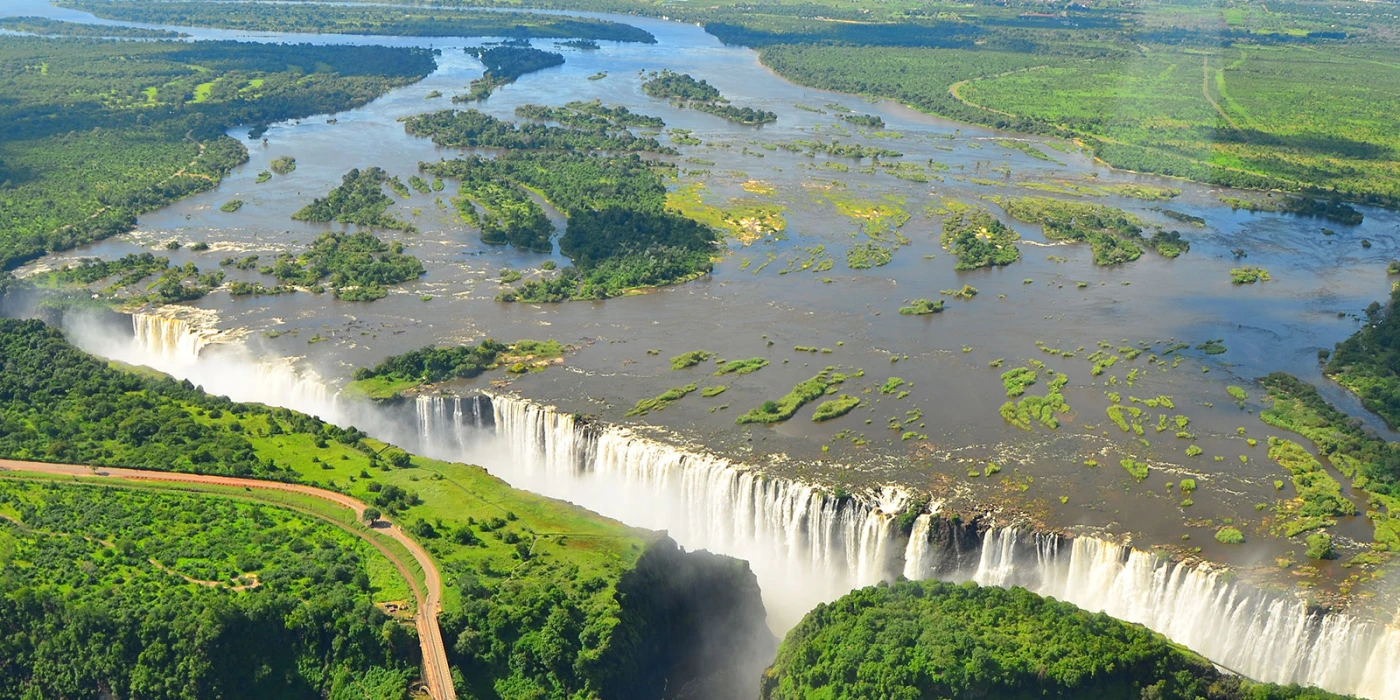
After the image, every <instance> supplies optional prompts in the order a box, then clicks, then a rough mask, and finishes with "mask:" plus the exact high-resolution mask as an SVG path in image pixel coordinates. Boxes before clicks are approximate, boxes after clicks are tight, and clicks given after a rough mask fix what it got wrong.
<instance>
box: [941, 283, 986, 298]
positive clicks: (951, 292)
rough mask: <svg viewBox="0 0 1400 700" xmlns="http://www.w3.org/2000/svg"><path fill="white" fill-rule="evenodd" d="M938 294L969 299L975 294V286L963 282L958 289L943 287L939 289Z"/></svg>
mask: <svg viewBox="0 0 1400 700" xmlns="http://www.w3.org/2000/svg"><path fill="white" fill-rule="evenodd" d="M939 294H942V295H943V296H949V297H953V298H954V299H971V298H972V297H975V296H977V288H976V287H974V286H972V285H970V284H964V285H963V286H962V287H961V288H959V289H944V290H942V291H940V292H939Z"/></svg>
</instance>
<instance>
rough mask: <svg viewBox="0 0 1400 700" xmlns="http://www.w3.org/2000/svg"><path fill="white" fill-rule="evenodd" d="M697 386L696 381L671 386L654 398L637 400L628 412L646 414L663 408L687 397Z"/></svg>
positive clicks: (632, 414) (630, 413) (628, 413)
mask: <svg viewBox="0 0 1400 700" xmlns="http://www.w3.org/2000/svg"><path fill="white" fill-rule="evenodd" d="M695 388H696V387H695V383H694V382H691V383H690V384H686V385H685V386H678V387H671V388H670V389H667V390H666V391H663V392H661V393H660V394H658V395H657V396H655V397H654V398H650V399H641V400H640V401H638V402H637V404H636V405H635V406H633V407H632V410H630V411H628V412H627V415H629V416H645V415H646V414H647V413H649V412H651V411H660V410H663V409H665V408H666V407H667V406H670V405H671V404H673V403H675V402H677V401H680V400H681V399H683V398H685V397H686V395H687V394H689V393H690V392H692V391H695Z"/></svg>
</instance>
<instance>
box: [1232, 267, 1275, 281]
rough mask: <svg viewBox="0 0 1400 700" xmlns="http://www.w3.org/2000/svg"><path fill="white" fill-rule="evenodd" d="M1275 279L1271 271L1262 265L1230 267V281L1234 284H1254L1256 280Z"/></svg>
mask: <svg viewBox="0 0 1400 700" xmlns="http://www.w3.org/2000/svg"><path fill="white" fill-rule="evenodd" d="M1271 279H1273V277H1271V276H1270V275H1269V271H1268V270H1265V269H1264V268H1262V267H1252V266H1250V267H1232V268H1230V282H1231V283H1233V284H1254V283H1255V282H1268V281H1269V280H1271Z"/></svg>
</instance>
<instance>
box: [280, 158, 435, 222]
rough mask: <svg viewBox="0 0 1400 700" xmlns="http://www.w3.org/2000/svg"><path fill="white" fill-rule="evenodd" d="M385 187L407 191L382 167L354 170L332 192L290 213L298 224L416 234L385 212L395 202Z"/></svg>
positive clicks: (396, 177)
mask: <svg viewBox="0 0 1400 700" xmlns="http://www.w3.org/2000/svg"><path fill="white" fill-rule="evenodd" d="M384 185H390V186H391V188H393V189H395V190H398V189H404V190H405V191H407V188H405V187H404V184H403V182H402V181H400V180H399V178H398V176H390V175H389V174H388V173H386V172H384V170H383V169H381V168H378V167H373V168H365V169H364V170H360V169H359V168H354V169H352V170H351V171H350V172H348V173H345V175H343V176H342V177H341V178H340V185H339V186H337V187H335V188H333V189H331V191H330V192H329V193H328V194H327V195H326V196H325V197H317V198H316V199H315V200H313V201H312V202H311V203H310V204H308V205H306V206H304V207H302V208H301V209H299V210H298V211H297V212H296V213H295V214H292V218H293V219H296V220H297V221H311V222H331V221H336V222H339V223H342V224H357V225H360V226H371V227H375V228H387V229H393V230H396V231H405V232H408V233H414V232H416V231H417V230H418V229H416V228H414V226H413V224H410V223H408V222H407V221H402V220H400V219H396V218H394V217H392V216H389V215H387V214H385V213H384V212H385V211H386V210H388V208H389V205H390V204H393V203H394V200H392V199H390V198H389V196H388V195H386V194H384V190H383V186H384ZM395 185H397V186H395Z"/></svg>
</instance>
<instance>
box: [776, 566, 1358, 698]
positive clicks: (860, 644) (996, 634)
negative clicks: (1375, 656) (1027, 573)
mask: <svg viewBox="0 0 1400 700" xmlns="http://www.w3.org/2000/svg"><path fill="white" fill-rule="evenodd" d="M761 697H762V698H763V700H805V699H806V698H812V697H831V698H923V697H942V698H967V697H995V698H1017V699H1019V698H1032V697H1035V698H1042V697H1055V698H1076V697H1121V698H1138V697H1142V698H1174V697H1183V698H1203V699H1206V700H1246V699H1248V698H1260V697H1269V698H1277V699H1279V700H1286V699H1289V698H1308V699H1310V700H1326V699H1329V698H1337V699H1338V700H1340V699H1341V698H1342V696H1339V695H1334V694H1331V693H1327V692H1324V691H1320V690H1317V689H1315V688H1300V687H1298V686H1277V685H1271V684H1263V683H1254V682H1252V681H1248V680H1244V679H1243V678H1241V677H1239V676H1235V675H1227V674H1224V673H1222V672H1220V671H1218V670H1217V669H1216V668H1215V667H1214V666H1212V665H1211V663H1210V662H1209V661H1207V660H1206V659H1203V658H1201V657H1199V656H1196V655H1195V654H1192V653H1190V652H1188V651H1184V650H1181V649H1180V648H1179V647H1176V646H1174V645H1173V644H1172V643H1171V642H1169V641H1168V640H1167V639H1166V638H1165V637H1163V636H1161V635H1159V634H1156V633H1155V632H1152V631H1150V630H1148V629H1147V628H1145V627H1142V626H1140V625H1134V624H1130V623H1127V622H1123V621H1121V620H1117V619H1114V618H1112V617H1109V616H1107V615H1104V614H1102V613H1090V612H1087V611H1084V610H1081V609H1079V608H1077V607H1075V606H1074V605H1071V604H1069V603H1063V602H1059V601H1056V600H1054V599H1050V598H1042V597H1040V596H1038V595H1036V594H1034V593H1031V592H1030V591H1027V590H1025V589H1022V588H1010V589H1004V588H992V587H978V586H977V585H976V584H972V583H968V584H963V585H960V586H959V585H953V584H949V583H941V582H937V581H905V582H901V583H897V584H894V585H886V584H880V585H879V586H875V587H870V588H864V589H861V590H858V591H855V592H853V593H849V594H847V595H845V596H843V597H842V598H840V599H839V600H837V601H835V602H833V603H825V604H822V605H818V606H817V608H816V609H815V610H813V611H812V612H810V613H808V614H807V616H806V617H805V618H803V620H802V622H801V623H799V624H798V625H797V627H795V628H793V630H792V631H791V632H789V633H788V636H787V638H786V639H784V640H783V643H782V646H781V647H779V649H778V657H777V659H776V660H775V661H774V662H773V665H772V667H770V668H769V669H768V671H767V672H766V673H765V674H764V675H763V680H762V689H761Z"/></svg>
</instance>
